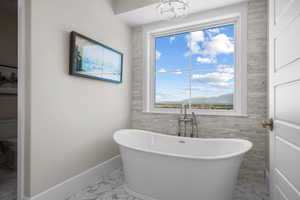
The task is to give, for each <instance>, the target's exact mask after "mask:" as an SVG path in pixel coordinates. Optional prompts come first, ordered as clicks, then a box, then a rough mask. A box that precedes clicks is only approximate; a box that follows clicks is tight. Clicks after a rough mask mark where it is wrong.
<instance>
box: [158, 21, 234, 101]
mask: <svg viewBox="0 0 300 200" xmlns="http://www.w3.org/2000/svg"><path fill="white" fill-rule="evenodd" d="M155 47H156V49H155V51H156V66H155V68H156V69H155V70H156V96H155V101H156V102H161V101H181V100H185V99H188V98H194V97H211V96H220V95H223V94H229V93H233V92H234V60H235V59H234V25H226V26H222V27H216V28H211V29H206V30H200V31H195V32H189V33H182V34H177V35H170V36H164V37H159V38H156V41H155Z"/></svg>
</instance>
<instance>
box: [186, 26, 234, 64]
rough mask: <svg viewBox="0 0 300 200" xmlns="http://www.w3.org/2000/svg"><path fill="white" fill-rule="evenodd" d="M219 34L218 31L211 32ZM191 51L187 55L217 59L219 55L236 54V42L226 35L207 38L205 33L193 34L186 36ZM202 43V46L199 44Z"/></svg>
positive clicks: (221, 34)
mask: <svg viewBox="0 0 300 200" xmlns="http://www.w3.org/2000/svg"><path fill="white" fill-rule="evenodd" d="M210 31H212V32H215V33H216V32H217V30H210ZM186 38H187V46H188V48H189V51H188V52H187V53H186V54H185V56H188V55H190V54H199V55H203V56H210V57H211V58H214V57H216V55H218V54H229V53H233V52H234V41H233V39H232V38H231V37H228V36H227V35H226V34H223V33H220V34H217V35H215V36H213V35H212V34H210V36H208V37H205V35H204V32H203V31H197V32H192V33H190V34H188V35H187V36H186ZM200 42H202V45H201V46H200V45H199V43H200Z"/></svg>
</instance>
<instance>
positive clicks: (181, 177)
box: [114, 129, 252, 200]
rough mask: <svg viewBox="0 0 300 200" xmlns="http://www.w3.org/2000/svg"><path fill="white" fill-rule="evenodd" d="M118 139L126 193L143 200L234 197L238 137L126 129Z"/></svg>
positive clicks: (241, 149) (244, 145)
mask: <svg viewBox="0 0 300 200" xmlns="http://www.w3.org/2000/svg"><path fill="white" fill-rule="evenodd" d="M114 140H115V141H116V142H117V143H118V144H119V146H120V151H121V157H122V161H123V168H124V173H125V188H126V190H127V192H129V193H131V194H133V195H135V196H137V197H139V198H142V199H144V200H232V192H233V190H234V187H235V183H236V180H237V176H238V172H239V168H240V164H241V161H242V158H243V155H244V153H246V152H247V151H248V150H250V148H251V147H252V143H251V142H249V141H247V140H242V139H199V138H186V137H176V136H168V135H163V134H158V133H153V132H149V131H143V130H132V129H124V130H119V131H117V132H116V133H115V134H114Z"/></svg>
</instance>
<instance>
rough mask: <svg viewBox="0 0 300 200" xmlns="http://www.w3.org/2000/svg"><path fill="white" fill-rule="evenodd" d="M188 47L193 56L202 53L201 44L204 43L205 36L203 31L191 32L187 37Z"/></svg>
mask: <svg viewBox="0 0 300 200" xmlns="http://www.w3.org/2000/svg"><path fill="white" fill-rule="evenodd" d="M186 38H187V46H188V48H189V49H190V52H189V53H191V54H197V53H199V52H200V46H199V44H198V43H199V42H204V40H205V36H204V32H203V31H195V32H191V33H190V34H188V35H187V36H186Z"/></svg>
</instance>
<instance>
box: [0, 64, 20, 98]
mask: <svg viewBox="0 0 300 200" xmlns="http://www.w3.org/2000/svg"><path fill="white" fill-rule="evenodd" d="M17 91H18V69H17V68H16V67H11V66H5V65H0V95H1V94H13V95H16V94H17Z"/></svg>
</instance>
